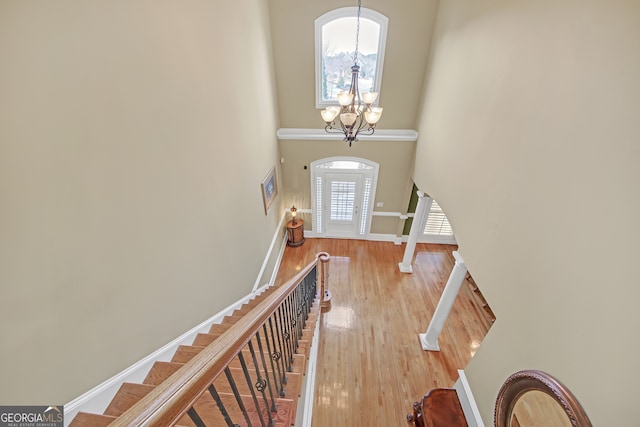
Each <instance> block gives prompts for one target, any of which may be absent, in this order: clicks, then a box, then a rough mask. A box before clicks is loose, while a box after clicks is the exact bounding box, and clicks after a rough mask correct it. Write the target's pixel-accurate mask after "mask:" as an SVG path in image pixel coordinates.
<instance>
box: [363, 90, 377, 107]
mask: <svg viewBox="0 0 640 427" xmlns="http://www.w3.org/2000/svg"><path fill="white" fill-rule="evenodd" d="M376 99H378V92H365V93H363V94H362V100H363V101H364V103H365V104H367V105H371V104H373V103H374V102H376Z"/></svg>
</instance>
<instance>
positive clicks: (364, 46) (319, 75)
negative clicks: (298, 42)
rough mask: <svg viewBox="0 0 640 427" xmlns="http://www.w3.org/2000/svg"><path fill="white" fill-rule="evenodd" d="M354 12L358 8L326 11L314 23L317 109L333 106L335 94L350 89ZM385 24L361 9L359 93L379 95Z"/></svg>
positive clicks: (385, 22) (373, 14) (379, 17)
mask: <svg viewBox="0 0 640 427" xmlns="http://www.w3.org/2000/svg"><path fill="white" fill-rule="evenodd" d="M357 13H358V8H357V7H343V8H340V9H335V10H332V11H329V12H327V13H325V14H324V15H322V16H320V17H319V18H317V19H316V21H315V33H316V107H317V108H325V107H326V106H328V105H336V103H337V94H338V92H340V91H342V90H347V89H348V88H349V83H350V82H351V66H352V65H353V54H354V52H355V48H356V27H357V25H356V16H357ZM388 22H389V19H388V18H387V17H386V16H384V15H382V14H380V13H378V12H376V11H374V10H371V9H366V8H362V9H361V11H360V34H359V37H358V40H359V46H358V59H359V65H360V79H359V80H358V87H359V89H360V92H369V91H375V92H380V82H381V81H382V64H383V62H384V48H385V44H386V42H387V25H388ZM376 105H377V102H376Z"/></svg>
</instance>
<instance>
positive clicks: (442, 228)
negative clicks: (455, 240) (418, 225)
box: [424, 200, 453, 236]
mask: <svg viewBox="0 0 640 427" xmlns="http://www.w3.org/2000/svg"><path fill="white" fill-rule="evenodd" d="M424 234H436V235H439V236H453V229H452V228H451V224H449V220H448V219H447V217H446V216H445V214H444V211H443V210H442V208H441V207H440V205H438V203H437V202H436V201H435V200H433V201H432V204H431V210H430V211H429V217H428V218H427V223H426V225H425V227H424Z"/></svg>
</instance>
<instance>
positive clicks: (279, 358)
mask: <svg viewBox="0 0 640 427" xmlns="http://www.w3.org/2000/svg"><path fill="white" fill-rule="evenodd" d="M279 309H280V308H279V307H278V309H276V311H275V312H274V313H273V315H272V316H271V317H270V318H269V328H270V330H271V340H272V341H273V343H274V344H273V346H274V353H273V356H272V358H273V359H275V361H276V363H277V364H278V376H279V377H280V379H281V381H282V383H283V384H286V383H287V374H286V372H287V369H286V367H285V366H284V357H282V354H283V351H284V348H283V346H282V337H281V336H280V328H279V326H278V311H279ZM272 319H273V322H272ZM273 323H275V325H276V327H275V331H276V337H277V340H276V338H275V337H274V335H273V331H274V327H273ZM276 347H278V349H276ZM280 366H282V371H280Z"/></svg>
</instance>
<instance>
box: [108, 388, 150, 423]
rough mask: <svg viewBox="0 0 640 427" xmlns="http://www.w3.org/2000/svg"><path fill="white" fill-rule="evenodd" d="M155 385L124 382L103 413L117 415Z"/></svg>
mask: <svg viewBox="0 0 640 427" xmlns="http://www.w3.org/2000/svg"><path fill="white" fill-rule="evenodd" d="M154 388H155V386H152V385H148V384H134V383H124V384H122V386H120V389H119V390H118V391H117V393H116V395H115V396H114V397H113V399H112V400H111V403H109V406H107V409H106V410H105V411H104V415H110V416H112V417H118V416H120V415H122V414H123V413H124V412H125V411H127V410H128V409H129V408H131V407H132V406H133V405H134V404H135V403H137V402H138V401H139V400H140V399H142V398H143V397H145V396H146V395H147V394H149V393H150V392H151V390H153V389H154Z"/></svg>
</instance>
